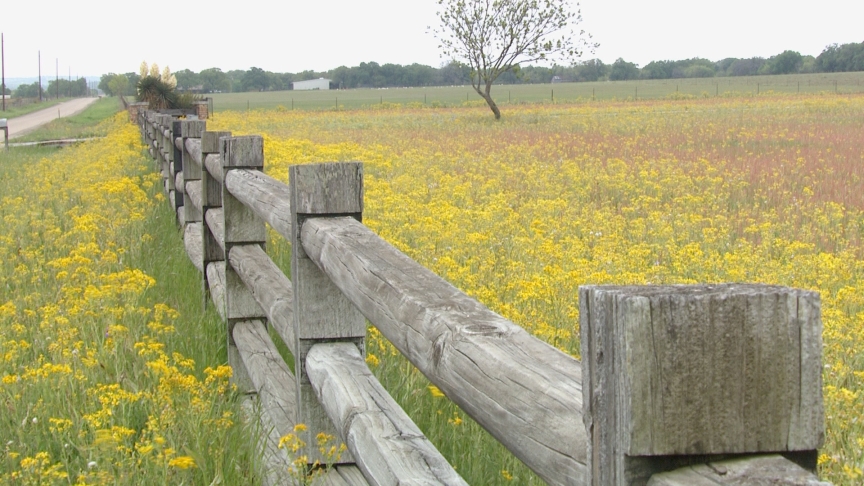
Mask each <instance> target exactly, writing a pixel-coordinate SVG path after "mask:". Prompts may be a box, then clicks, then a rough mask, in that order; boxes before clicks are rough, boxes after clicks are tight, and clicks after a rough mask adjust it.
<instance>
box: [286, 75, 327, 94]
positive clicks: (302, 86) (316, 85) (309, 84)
mask: <svg viewBox="0 0 864 486" xmlns="http://www.w3.org/2000/svg"><path fill="white" fill-rule="evenodd" d="M291 84H293V85H294V89H295V90H297V91H301V90H310V89H330V80H329V79H327V78H318V79H310V80H308V81H294V82H293V83H291Z"/></svg>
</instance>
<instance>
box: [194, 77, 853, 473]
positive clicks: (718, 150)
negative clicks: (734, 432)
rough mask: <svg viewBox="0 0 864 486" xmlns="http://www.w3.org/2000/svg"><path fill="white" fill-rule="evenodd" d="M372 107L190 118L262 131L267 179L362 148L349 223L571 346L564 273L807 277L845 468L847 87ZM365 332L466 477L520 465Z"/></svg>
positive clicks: (839, 461) (849, 331) (619, 278)
mask: <svg viewBox="0 0 864 486" xmlns="http://www.w3.org/2000/svg"><path fill="white" fill-rule="evenodd" d="M387 108H389V109H382V110H378V111H372V110H366V111H350V112H344V111H343V112H304V113H301V112H290V111H287V110H275V111H252V112H243V113H240V112H227V113H219V114H217V116H216V117H215V119H214V120H211V121H210V122H209V123H208V126H209V128H210V129H220V130H232V131H233V132H234V134H235V135H240V134H262V135H263V136H264V139H265V145H264V146H265V165H266V168H265V170H266V171H267V172H269V173H270V175H272V176H274V177H277V178H279V179H282V180H286V179H287V173H288V170H287V165H288V163H289V162H320V161H346V160H359V161H362V162H364V163H365V173H366V212H365V214H364V222H365V223H366V224H367V225H369V226H370V227H371V228H372V229H373V230H375V231H376V232H378V233H379V234H380V235H381V236H382V237H383V238H385V239H386V240H388V241H390V242H391V243H393V244H394V245H396V246H397V247H399V248H400V249H401V250H403V251H404V252H406V253H407V254H408V255H410V256H411V257H413V258H414V259H416V260H417V261H419V262H420V263H422V264H423V265H425V266H427V267H429V268H431V269H432V270H433V271H435V272H436V273H437V274H439V275H441V276H442V277H444V278H446V279H447V280H449V281H450V282H452V283H453V284H455V285H456V286H457V287H459V288H461V289H463V290H464V291H466V292H467V293H469V294H470V295H472V296H474V297H475V298H477V299H479V300H480V301H482V302H483V303H485V304H486V305H488V306H489V307H490V308H492V309H493V310H495V311H497V312H499V313H501V314H502V315H504V316H506V317H508V318H510V319H511V320H513V321H514V322H516V323H518V324H520V325H522V326H523V327H525V328H526V329H528V330H530V331H531V332H533V333H534V334H535V335H537V336H538V337H539V338H541V339H544V340H546V341H548V342H549V343H551V344H553V345H555V346H557V347H559V348H560V349H562V350H564V351H566V352H568V353H570V354H572V355H574V356H578V354H579V342H578V336H579V333H578V319H579V316H578V309H579V305H578V301H577V295H578V294H577V289H578V287H579V286H580V285H583V284H607V283H616V284H647V283H657V284H660V283H699V282H703V283H704V282H760V283H768V284H779V285H787V286H792V287H799V288H806V289H813V290H816V291H818V292H819V293H820V294H821V296H822V313H823V321H824V329H825V331H824V342H825V347H824V365H825V371H824V383H825V388H824V393H825V404H826V415H827V442H826V444H825V446H824V448H823V450H822V454H821V457H820V460H819V462H820V469H821V474H822V476H823V477H824V478H825V479H828V480H831V481H834V482H835V483H836V484H859V483H860V481H862V469H864V424H862V420H864V260H862V258H864V190H862V189H864V133H862V127H864V96H861V95H846V96H838V95H834V94H833V93H829V94H817V95H806V96H795V95H778V94H768V95H764V96H759V97H754V96H748V97H730V98H711V99H690V100H654V101H645V102H632V101H631V102H615V101H609V102H599V103H582V104H571V105H560V106H559V105H533V106H530V105H529V106H520V107H513V108H510V109H507V110H505V112H504V117H503V119H502V120H501V121H500V122H495V121H494V120H493V119H492V117H491V116H490V115H489V114H488V110H486V109H484V108H446V109H423V108H398V107H395V108H394V107H387ZM284 246H285V244H284V243H283V242H281V241H279V240H276V241H273V242H272V243H271V244H270V246H269V247H268V250H270V251H271V252H272V253H273V254H275V255H277V257H278V255H280V254H281V255H285V254H287V251H286V250H285V248H284ZM285 261H287V259H285ZM370 332H371V333H370V339H369V345H368V361H369V363H370V364H371V365H372V367H373V369H374V370H375V371H376V373H377V374H378V376H379V377H380V379H381V380H382V382H383V383H384V384H385V386H387V387H388V388H389V389H390V390H391V392H392V393H393V394H394V396H395V397H396V398H397V400H398V401H400V403H402V404H403V406H404V407H405V408H406V410H407V411H408V412H409V414H410V415H411V416H412V417H413V418H414V419H415V421H417V422H418V425H420V427H421V429H423V430H424V432H425V433H426V434H427V435H428V436H430V439H432V441H433V442H434V443H435V444H436V445H437V446H438V447H439V448H440V449H441V450H442V452H443V453H444V454H445V456H447V457H448V459H450V460H451V461H452V462H453V463H454V465H456V467H457V470H458V471H459V472H460V473H461V474H463V476H464V477H465V478H466V479H467V480H468V481H469V482H472V483H476V484H491V483H493V482H494V480H493V479H491V478H492V477H493V476H495V477H497V480H498V481H501V482H507V481H508V480H513V481H517V482H520V483H533V482H535V481H536V480H535V479H534V478H533V477H531V476H530V474H529V473H527V472H526V471H525V470H524V468H521V467H520V466H519V465H518V464H516V463H515V460H513V459H512V458H508V457H507V455H506V454H503V453H499V451H497V449H495V446H494V445H490V444H488V440H487V439H485V438H478V439H470V438H467V439H466V440H465V441H462V442H460V441H457V440H454V437H455V436H457V435H459V436H461V435H463V434H465V435H466V436H467V437H474V436H475V435H476V434H475V432H467V433H466V432H464V431H463V429H465V428H466V426H468V428H469V429H476V425H474V424H471V423H469V420H468V419H467V418H466V417H464V416H463V415H462V414H461V412H460V411H459V410H458V409H456V408H455V407H453V406H452V404H450V403H449V401H447V400H446V398H444V397H442V396H441V395H440V392H438V390H437V389H435V388H434V387H429V388H427V386H428V383H426V382H425V380H424V379H423V377H422V376H418V375H419V373H417V372H416V371H414V370H413V368H411V367H410V365H408V364H406V363H405V362H404V361H402V360H401V359H400V358H398V357H395V356H393V355H394V351H393V349H392V347H391V346H390V345H389V344H387V343H385V342H383V341H382V339H381V338H380V337H379V336H378V335H377V333H376V332H375V331H374V329H373V330H372V331H370ZM480 435H482V434H480ZM478 444H479V445H478Z"/></svg>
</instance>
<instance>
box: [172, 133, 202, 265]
mask: <svg viewBox="0 0 864 486" xmlns="http://www.w3.org/2000/svg"><path fill="white" fill-rule="evenodd" d="M206 128H207V122H204V121H198V120H187V121H183V122H181V124H180V131H179V133H180V137H181V139H182V144H181V145H180V147H181V149H182V151H181V153H180V158H181V159H182V165H183V183H184V185H185V184H188V183H189V182H190V181H200V180H201V173H202V172H203V171H202V168H201V165H198V164H197V163H195V161H193V160H192V155H191V154H189V150H188V149H187V148H186V140H188V139H190V138H199V139H200V138H201V136H202V135H203V134H204V130H206ZM202 152H203V151H202ZM203 163H204V158H203V156H202V157H201V164H202V165H203ZM183 211H184V219H185V222H186V224H189V223H198V222H201V221H203V218H204V215H203V214H202V213H201V212H199V211H198V208H196V207H195V205H194V204H192V201H191V199H190V198H189V194H188V193H187V190H186V188H185V187H184V189H183ZM204 273H207V272H204Z"/></svg>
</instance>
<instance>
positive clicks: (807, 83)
mask: <svg viewBox="0 0 864 486" xmlns="http://www.w3.org/2000/svg"><path fill="white" fill-rule="evenodd" d="M818 92H838V93H861V92H864V72H854V73H817V74H789V75H776V76H736V77H722V78H681V79H658V80H636V81H601V82H593V83H555V84H515V85H496V86H494V87H493V88H492V96H493V98H494V99H495V101H496V102H497V103H499V104H502V105H506V104H515V103H544V102H545V103H551V102H575V101H590V100H611V99H621V100H625V99H626V100H634V99H636V100H641V99H658V98H675V97H712V96H729V95H745V96H749V95H753V96H755V95H764V94H769V93H818ZM208 96H210V97H212V99H213V110H214V112H215V113H217V114H218V112H220V111H226V110H232V111H242V110H262V109H263V110H269V109H285V110H327V109H331V110H336V109H357V108H374V107H376V106H385V107H386V106H387V105H388V104H400V105H417V106H430V107H435V106H454V105H461V104H464V103H466V102H468V103H472V102H479V103H481V104H482V103H483V100H482V99H481V98H480V96H478V95H477V93H475V92H474V90H473V88H471V86H443V87H440V86H429V87H420V88H382V89H350V90H323V91H322V90H315V91H264V92H249V93H217V94H212V95H208Z"/></svg>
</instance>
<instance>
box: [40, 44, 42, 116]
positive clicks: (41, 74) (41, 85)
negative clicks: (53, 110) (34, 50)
mask: <svg viewBox="0 0 864 486" xmlns="http://www.w3.org/2000/svg"><path fill="white" fill-rule="evenodd" d="M39 103H42V51H39Z"/></svg>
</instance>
